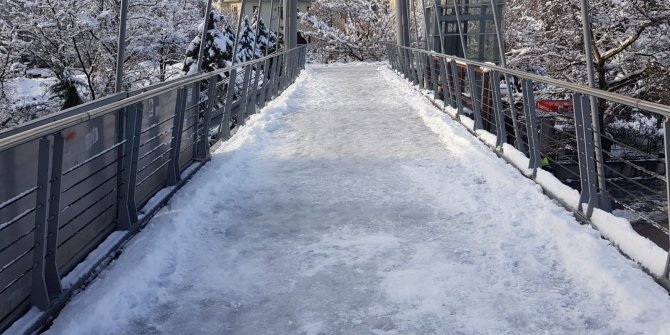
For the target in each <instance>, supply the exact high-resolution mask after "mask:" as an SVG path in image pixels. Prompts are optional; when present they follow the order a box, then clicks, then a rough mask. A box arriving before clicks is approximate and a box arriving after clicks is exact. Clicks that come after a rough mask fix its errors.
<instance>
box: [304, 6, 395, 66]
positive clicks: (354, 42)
mask: <svg viewBox="0 0 670 335" xmlns="http://www.w3.org/2000/svg"><path fill="white" fill-rule="evenodd" d="M299 16H300V19H301V21H302V23H303V25H305V26H306V27H307V29H306V31H304V32H303V34H304V35H305V36H306V37H309V38H311V40H312V42H315V43H316V44H317V47H316V48H315V49H314V50H318V51H317V52H319V53H320V57H322V58H323V60H325V61H328V60H345V59H354V60H360V61H363V60H380V59H382V58H383V57H384V55H385V49H384V48H382V47H380V44H379V42H382V41H389V40H391V39H392V38H393V36H394V34H395V31H394V17H393V15H392V13H391V10H390V7H389V2H388V1H385V0H315V1H314V2H313V3H312V6H311V8H310V10H309V13H300V15H299Z"/></svg>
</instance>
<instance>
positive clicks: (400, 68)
mask: <svg viewBox="0 0 670 335" xmlns="http://www.w3.org/2000/svg"><path fill="white" fill-rule="evenodd" d="M395 48H396V54H397V55H398V71H399V72H400V73H401V74H402V75H403V78H404V79H407V73H406V72H405V53H404V51H403V49H402V48H400V46H396V47H395Z"/></svg>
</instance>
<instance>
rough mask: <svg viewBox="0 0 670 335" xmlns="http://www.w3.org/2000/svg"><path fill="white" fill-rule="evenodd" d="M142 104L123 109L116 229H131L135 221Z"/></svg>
mask: <svg viewBox="0 0 670 335" xmlns="http://www.w3.org/2000/svg"><path fill="white" fill-rule="evenodd" d="M143 108H144V107H143V106H142V104H141V103H137V104H134V105H132V106H128V107H126V108H125V109H124V113H125V118H124V119H125V130H124V137H125V138H124V140H125V143H124V144H123V146H122V147H123V149H122V156H121V157H119V159H121V160H122V161H123V168H122V169H121V176H120V177H121V183H120V186H119V193H118V194H119V196H118V198H119V204H118V206H117V208H118V209H117V218H118V222H117V229H119V230H131V229H133V228H134V227H135V224H136V223H137V205H136V204H135V186H136V185H135V181H136V178H137V160H138V158H139V149H140V134H141V132H142V114H143Z"/></svg>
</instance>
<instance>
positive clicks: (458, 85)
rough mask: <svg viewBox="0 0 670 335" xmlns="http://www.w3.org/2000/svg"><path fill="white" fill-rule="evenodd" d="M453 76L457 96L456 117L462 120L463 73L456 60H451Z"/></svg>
mask: <svg viewBox="0 0 670 335" xmlns="http://www.w3.org/2000/svg"><path fill="white" fill-rule="evenodd" d="M451 76H452V77H453V79H454V95H455V96H456V108H457V112H456V119H458V120H460V118H461V115H462V114H463V96H462V93H461V75H460V73H459V70H458V66H457V65H456V61H455V60H453V59H452V60H451Z"/></svg>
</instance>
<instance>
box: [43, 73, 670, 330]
mask: <svg viewBox="0 0 670 335" xmlns="http://www.w3.org/2000/svg"><path fill="white" fill-rule="evenodd" d="M669 310H670V299H669V298H668V295H667V293H666V291H665V290H663V289H662V288H661V287H660V286H658V285H657V284H656V283H655V282H654V281H653V280H652V279H651V278H650V277H649V276H648V275H646V274H645V273H644V272H643V271H641V270H640V269H639V267H638V266H636V264H635V263H634V262H632V261H630V260H627V259H625V258H624V257H622V256H621V255H620V254H619V253H618V252H617V250H616V249H615V248H614V247H612V246H611V245H609V243H608V242H607V241H605V240H603V239H601V238H600V236H599V234H598V233H597V232H596V231H594V230H592V229H591V228H590V227H589V226H580V225H579V224H578V223H577V222H576V221H575V219H574V218H573V217H572V216H571V215H570V214H569V213H568V212H567V211H565V210H564V209H562V208H561V207H559V206H557V205H556V204H554V203H553V202H552V201H551V200H550V199H548V198H547V197H545V196H544V195H543V194H542V192H541V190H540V188H539V186H537V185H536V184H534V183H533V182H532V181H530V180H528V179H526V178H525V177H523V176H522V175H521V174H520V173H519V172H518V171H517V170H516V169H515V168H514V167H512V166H511V165H507V164H506V163H505V162H504V161H503V160H501V159H499V158H497V157H496V156H495V155H494V154H493V153H492V152H491V151H490V150H489V149H488V148H487V147H486V146H485V145H484V144H483V143H481V142H479V141H478V140H477V139H475V138H474V137H473V136H471V135H470V134H469V133H468V132H467V131H466V129H465V128H463V127H462V126H461V125H459V124H458V123H457V122H455V121H452V120H451V118H450V117H449V116H447V115H445V114H443V113H442V112H440V111H439V110H437V109H435V108H434V107H433V106H432V105H431V104H430V103H429V102H428V100H427V99H426V98H424V97H422V96H421V95H420V93H418V92H416V91H414V90H412V89H411V87H410V86H409V85H408V84H406V82H404V81H403V80H402V79H400V78H398V77H397V76H396V75H395V74H393V73H392V72H391V71H390V70H389V69H388V68H387V67H386V66H381V65H379V64H376V65H360V64H359V65H355V66H351V65H340V66H328V67H316V66H314V67H308V68H307V70H306V71H305V72H304V73H303V74H302V75H301V76H300V77H299V79H298V81H297V82H296V84H294V85H293V86H291V87H290V88H289V90H287V91H286V92H285V93H284V94H283V95H282V96H281V97H280V98H278V99H276V100H275V101H274V102H272V103H270V104H269V105H268V106H267V107H266V108H265V109H263V110H262V112H261V113H260V114H258V115H255V116H253V117H252V118H251V121H250V122H249V123H248V124H247V126H245V127H244V128H243V129H242V130H241V131H239V132H238V133H237V134H236V135H235V137H234V138H233V139H231V140H230V141H228V142H226V143H225V144H224V145H222V146H221V147H220V149H219V150H218V152H217V153H216V154H215V155H213V158H212V161H211V162H210V163H209V164H207V165H206V166H205V167H204V168H203V170H202V171H201V172H199V173H198V174H197V175H196V176H195V177H194V178H193V180H192V181H191V182H189V183H188V184H187V185H186V186H185V187H184V188H183V189H182V190H180V191H179V192H178V193H177V195H176V196H175V197H174V198H173V199H172V200H171V201H170V203H169V204H168V206H167V207H166V208H164V209H163V210H162V211H161V212H159V213H158V215H157V216H156V217H155V218H154V219H153V220H152V222H151V223H150V224H149V226H148V227H147V228H146V230H145V231H143V232H142V233H140V234H139V235H138V236H137V237H136V238H134V239H133V240H132V241H131V242H130V243H129V245H128V246H127V247H126V248H125V250H124V252H123V254H122V255H121V256H120V258H119V259H118V260H117V261H115V262H114V263H112V264H111V265H110V266H109V268H108V269H107V270H105V271H104V272H103V273H102V274H101V276H100V277H99V278H98V279H96V280H95V281H94V282H93V283H92V284H91V285H90V286H89V287H87V288H86V290H85V291H83V292H82V293H80V294H78V295H77V296H76V297H75V298H74V299H73V300H72V301H71V302H70V303H69V304H68V305H67V307H66V308H65V309H64V310H63V312H62V313H61V314H60V316H59V317H58V318H57V319H56V320H55V321H54V323H53V326H52V327H51V329H50V330H49V333H51V334H121V333H125V334H168V333H170V334H538V333H551V334H568V333H569V334H575V333H577V334H578V333H589V334H635V333H639V334H662V333H666V334H667V331H668V329H670V314H669V313H668V312H667V311H669Z"/></svg>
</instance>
